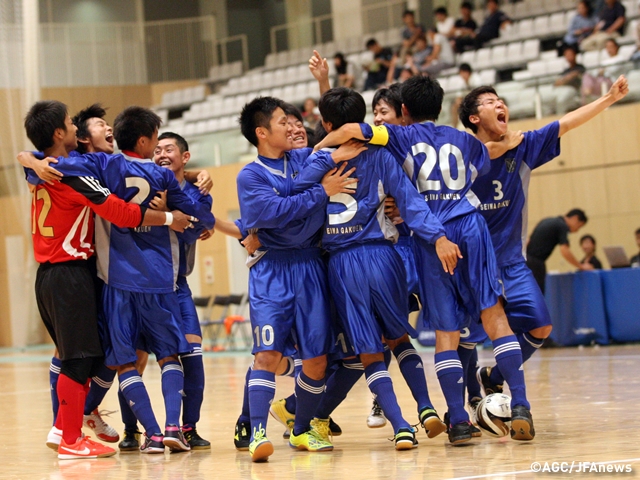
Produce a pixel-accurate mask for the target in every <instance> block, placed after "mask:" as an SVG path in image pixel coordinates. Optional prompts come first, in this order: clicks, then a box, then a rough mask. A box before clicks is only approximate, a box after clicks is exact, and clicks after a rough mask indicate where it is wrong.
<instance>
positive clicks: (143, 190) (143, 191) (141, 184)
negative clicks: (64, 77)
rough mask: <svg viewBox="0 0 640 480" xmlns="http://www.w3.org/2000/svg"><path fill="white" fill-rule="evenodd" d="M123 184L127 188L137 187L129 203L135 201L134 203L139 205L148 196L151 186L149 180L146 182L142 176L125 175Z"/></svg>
mask: <svg viewBox="0 0 640 480" xmlns="http://www.w3.org/2000/svg"><path fill="white" fill-rule="evenodd" d="M125 185H126V186H127V188H134V187H135V188H137V189H138V193H136V195H135V197H133V198H132V199H131V200H129V203H135V204H136V205H140V204H141V203H142V202H144V201H145V200H146V199H147V197H148V196H149V192H150V191H151V186H150V185H149V182H147V181H146V180H145V179H144V178H142V177H127V179H126V182H125Z"/></svg>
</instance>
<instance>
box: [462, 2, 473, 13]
mask: <svg viewBox="0 0 640 480" xmlns="http://www.w3.org/2000/svg"><path fill="white" fill-rule="evenodd" d="M460 8H466V9H467V10H471V11H473V4H472V3H471V2H462V3H461V4H460Z"/></svg>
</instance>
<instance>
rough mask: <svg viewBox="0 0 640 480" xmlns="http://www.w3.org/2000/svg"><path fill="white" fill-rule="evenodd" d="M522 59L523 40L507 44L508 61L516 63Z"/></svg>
mask: <svg viewBox="0 0 640 480" xmlns="http://www.w3.org/2000/svg"><path fill="white" fill-rule="evenodd" d="M521 59H522V42H512V43H510V44H508V45H507V62H508V63H516V62H518V61H521Z"/></svg>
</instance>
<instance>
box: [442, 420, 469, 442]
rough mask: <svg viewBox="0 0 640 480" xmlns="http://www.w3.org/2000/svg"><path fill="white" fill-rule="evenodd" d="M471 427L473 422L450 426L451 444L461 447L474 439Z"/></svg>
mask: <svg viewBox="0 0 640 480" xmlns="http://www.w3.org/2000/svg"><path fill="white" fill-rule="evenodd" d="M471 426H472V425H471V422H460V423H456V424H455V425H449V429H448V433H449V443H451V444H452V445H459V444H461V443H465V442H468V441H469V440H471V439H472V438H473V432H472V430H471Z"/></svg>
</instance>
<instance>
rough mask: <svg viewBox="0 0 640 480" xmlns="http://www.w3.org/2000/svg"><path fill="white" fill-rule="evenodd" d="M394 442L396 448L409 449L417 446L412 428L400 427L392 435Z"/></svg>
mask: <svg viewBox="0 0 640 480" xmlns="http://www.w3.org/2000/svg"><path fill="white" fill-rule="evenodd" d="M394 441H395V442H396V450H411V449H412V448H416V447H417V446H418V440H416V433H415V432H414V431H413V429H412V428H400V429H398V433H396V435H395V437H394Z"/></svg>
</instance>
